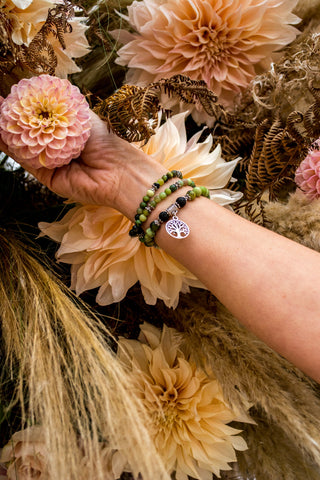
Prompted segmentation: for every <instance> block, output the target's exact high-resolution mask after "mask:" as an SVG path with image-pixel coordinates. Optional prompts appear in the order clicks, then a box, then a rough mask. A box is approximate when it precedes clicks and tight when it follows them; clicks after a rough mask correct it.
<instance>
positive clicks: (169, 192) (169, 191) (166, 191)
mask: <svg viewBox="0 0 320 480" xmlns="http://www.w3.org/2000/svg"><path fill="white" fill-rule="evenodd" d="M165 193H166V194H167V195H170V194H171V193H172V192H171V190H170V188H166V189H165ZM160 195H161V193H160Z"/></svg>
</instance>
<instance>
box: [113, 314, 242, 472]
mask: <svg viewBox="0 0 320 480" xmlns="http://www.w3.org/2000/svg"><path fill="white" fill-rule="evenodd" d="M177 333H178V332H177V331H176V330H174V329H173V328H168V327H166V326H164V327H163V330H162V332H161V331H160V330H159V329H157V328H156V327H154V326H152V325H150V324H147V323H144V324H143V325H142V326H141V334H140V337H139V340H140V341H138V340H126V339H120V341H119V357H120V359H121V360H122V361H123V362H124V364H125V366H126V367H127V369H128V372H129V375H130V377H131V378H132V380H133V385H134V391H133V393H134V394H135V395H137V397H138V398H139V399H140V400H141V401H142V404H143V406H144V408H145V410H146V412H147V414H149V417H150V420H151V421H150V423H147V425H148V428H149V433H150V436H151V438H152V439H153V441H154V443H155V446H156V448H157V451H158V453H159V454H160V455H161V457H162V459H163V462H164V464H165V466H166V468H167V471H168V473H169V474H171V473H173V472H176V474H175V478H176V479H177V480H188V475H190V476H191V477H193V478H196V479H198V480H211V479H212V473H214V474H215V475H217V476H218V477H219V476H220V471H221V470H230V469H231V468H230V466H229V465H228V463H229V462H234V461H236V454H235V450H246V448H247V445H246V442H245V441H244V440H243V438H242V437H240V436H239V435H238V434H239V433H240V430H236V429H234V428H232V427H230V426H229V425H228V423H230V422H232V421H242V422H251V420H250V418H249V416H248V415H241V416H240V415H239V413H236V412H234V411H232V410H231V408H230V407H229V405H227V403H226V401H225V400H224V398H223V394H222V389H221V386H220V384H219V382H218V380H217V379H216V378H215V377H214V376H213V375H210V376H208V375H207V374H206V373H204V371H202V370H200V369H199V368H197V367H196V365H195V363H194V362H193V361H192V359H191V358H190V357H189V356H188V355H186V354H185V353H184V351H183V350H182V349H181V348H180V346H179V337H178V336H177Z"/></svg>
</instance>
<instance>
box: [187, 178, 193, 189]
mask: <svg viewBox="0 0 320 480" xmlns="http://www.w3.org/2000/svg"><path fill="white" fill-rule="evenodd" d="M187 183H188V185H189V187H191V184H192V180H191V178H188V179H187Z"/></svg>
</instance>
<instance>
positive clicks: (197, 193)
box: [193, 187, 202, 197]
mask: <svg viewBox="0 0 320 480" xmlns="http://www.w3.org/2000/svg"><path fill="white" fill-rule="evenodd" d="M193 191H194V193H195V194H196V195H197V197H200V196H201V193H202V192H201V188H200V187H194V189H193Z"/></svg>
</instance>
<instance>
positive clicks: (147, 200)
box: [143, 195, 150, 203]
mask: <svg viewBox="0 0 320 480" xmlns="http://www.w3.org/2000/svg"><path fill="white" fill-rule="evenodd" d="M149 200H150V198H149V197H148V196H147V195H145V196H144V197H143V201H144V202H146V203H148V202H149Z"/></svg>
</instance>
